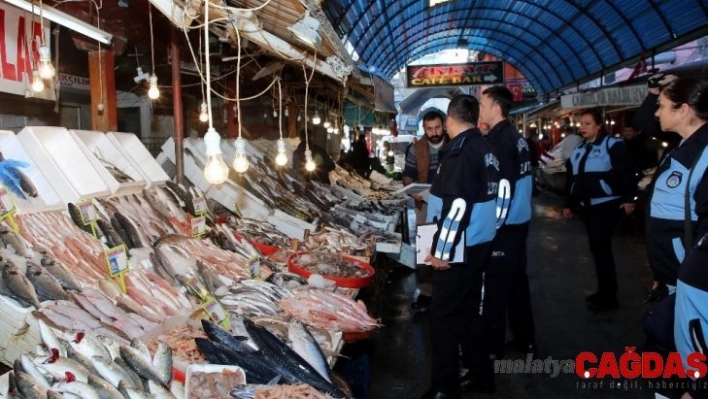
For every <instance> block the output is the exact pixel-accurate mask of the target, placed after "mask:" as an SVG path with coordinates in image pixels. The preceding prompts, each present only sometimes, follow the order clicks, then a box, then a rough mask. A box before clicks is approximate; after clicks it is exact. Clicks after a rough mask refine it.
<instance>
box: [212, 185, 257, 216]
mask: <svg viewBox="0 0 708 399" xmlns="http://www.w3.org/2000/svg"><path fill="white" fill-rule="evenodd" d="M205 195H206V196H207V197H209V198H211V199H213V200H215V201H216V202H218V203H220V204H221V205H223V206H224V207H226V208H227V209H229V210H231V211H235V209H236V208H238V210H239V211H241V213H242V214H244V215H248V217H249V218H252V219H257V220H266V219H267V218H268V216H269V215H270V214H271V211H270V209H269V208H268V206H267V205H266V204H264V203H263V201H261V200H260V199H258V198H256V197H255V196H254V195H253V194H251V193H250V192H248V190H245V189H244V188H243V187H241V186H238V185H236V184H234V183H232V182H231V181H226V182H225V183H224V184H220V185H218V186H211V187H209V189H208V190H207V191H206V193H205Z"/></svg>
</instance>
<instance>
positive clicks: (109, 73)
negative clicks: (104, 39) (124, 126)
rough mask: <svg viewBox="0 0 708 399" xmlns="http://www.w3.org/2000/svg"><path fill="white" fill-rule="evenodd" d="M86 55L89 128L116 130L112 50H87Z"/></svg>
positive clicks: (116, 118)
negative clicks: (89, 104)
mask: <svg viewBox="0 0 708 399" xmlns="http://www.w3.org/2000/svg"><path fill="white" fill-rule="evenodd" d="M88 56H89V80H90V82H91V129H92V130H96V131H100V132H108V131H116V130H118V107H117V102H116V77H115V74H114V73H113V69H114V68H113V65H114V63H113V50H112V49H109V50H98V51H89V53H88ZM99 104H102V105H99ZM101 107H102V109H103V110H102V111H101V110H100V109H101Z"/></svg>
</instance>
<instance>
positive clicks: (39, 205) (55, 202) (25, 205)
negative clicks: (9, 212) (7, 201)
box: [0, 130, 64, 213]
mask: <svg viewBox="0 0 708 399" xmlns="http://www.w3.org/2000/svg"><path fill="white" fill-rule="evenodd" d="M0 152H2V155H3V157H4V158H5V159H6V160H10V159H12V160H16V161H21V162H25V163H27V164H29V166H28V167H27V168H20V171H21V172H22V174H24V175H25V176H26V177H27V178H28V179H29V180H30V181H31V182H32V185H34V187H35V188H36V189H37V194H38V195H37V198H32V197H29V196H27V198H25V199H22V198H20V197H18V196H17V195H15V194H14V193H13V192H12V191H10V193H11V195H12V200H13V202H14V203H15V207H16V208H17V212H18V213H30V212H43V211H56V210H62V209H64V203H63V202H62V200H61V198H60V197H59V195H58V194H57V192H56V191H55V190H54V188H53V187H52V185H51V184H50V183H49V181H48V180H47V179H46V178H45V177H44V175H43V174H42V172H41V171H40V170H39V168H38V167H37V166H36V165H35V163H34V160H33V159H32V157H31V156H30V155H29V154H28V153H27V151H25V149H24V147H23V146H22V144H21V143H20V141H19V140H18V139H17V137H16V136H15V133H13V132H10V131H6V130H0Z"/></svg>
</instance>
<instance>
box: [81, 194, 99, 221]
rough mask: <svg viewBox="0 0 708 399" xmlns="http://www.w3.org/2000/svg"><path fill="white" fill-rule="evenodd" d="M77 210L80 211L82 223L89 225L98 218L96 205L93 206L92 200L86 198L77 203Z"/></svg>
mask: <svg viewBox="0 0 708 399" xmlns="http://www.w3.org/2000/svg"><path fill="white" fill-rule="evenodd" d="M78 205H79V212H80V213H81V221H82V222H83V223H84V225H89V224H91V223H93V222H95V221H96V219H98V215H97V214H96V207H95V206H93V201H92V200H90V199H88V200H84V201H81V202H79V203H78Z"/></svg>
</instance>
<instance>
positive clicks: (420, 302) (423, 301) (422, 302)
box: [411, 294, 433, 312]
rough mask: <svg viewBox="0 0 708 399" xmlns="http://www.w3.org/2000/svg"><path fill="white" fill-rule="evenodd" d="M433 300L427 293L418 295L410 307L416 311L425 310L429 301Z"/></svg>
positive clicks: (428, 305)
mask: <svg viewBox="0 0 708 399" xmlns="http://www.w3.org/2000/svg"><path fill="white" fill-rule="evenodd" d="M432 301H433V297H430V296H428V295H423V294H421V295H418V299H416V300H415V302H413V303H411V309H412V310H414V311H416V312H425V311H426V310H428V309H430V303H431V302H432Z"/></svg>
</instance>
